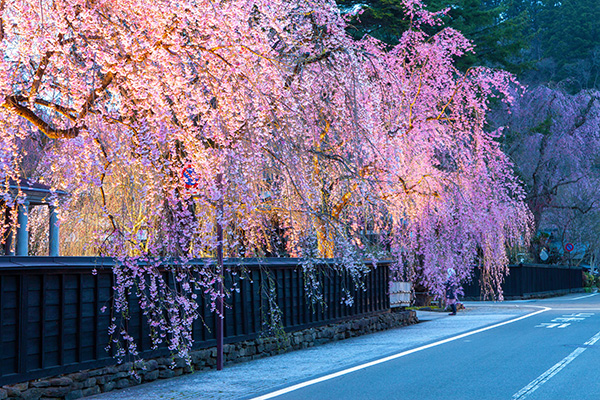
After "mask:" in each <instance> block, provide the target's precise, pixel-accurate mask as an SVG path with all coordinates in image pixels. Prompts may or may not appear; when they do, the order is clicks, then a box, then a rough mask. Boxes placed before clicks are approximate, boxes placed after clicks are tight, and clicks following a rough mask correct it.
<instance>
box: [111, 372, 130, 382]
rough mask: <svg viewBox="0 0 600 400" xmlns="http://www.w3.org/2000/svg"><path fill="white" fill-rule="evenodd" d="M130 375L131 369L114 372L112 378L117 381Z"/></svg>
mask: <svg viewBox="0 0 600 400" xmlns="http://www.w3.org/2000/svg"><path fill="white" fill-rule="evenodd" d="M129 375H131V372H129V371H121V372H117V373H116V374H114V375H113V376H112V378H111V380H113V381H116V380H119V379H123V378H127V377H128V376H129Z"/></svg>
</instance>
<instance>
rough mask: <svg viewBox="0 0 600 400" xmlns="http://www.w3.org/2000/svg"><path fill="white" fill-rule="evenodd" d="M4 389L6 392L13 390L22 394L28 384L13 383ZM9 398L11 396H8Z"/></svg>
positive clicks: (27, 387)
mask: <svg viewBox="0 0 600 400" xmlns="http://www.w3.org/2000/svg"><path fill="white" fill-rule="evenodd" d="M4 388H5V389H7V390H8V391H11V390H13V391H15V392H22V391H24V390H27V389H29V382H22V383H15V384H12V385H6V386H5V387H4ZM9 396H11V395H10V394H9Z"/></svg>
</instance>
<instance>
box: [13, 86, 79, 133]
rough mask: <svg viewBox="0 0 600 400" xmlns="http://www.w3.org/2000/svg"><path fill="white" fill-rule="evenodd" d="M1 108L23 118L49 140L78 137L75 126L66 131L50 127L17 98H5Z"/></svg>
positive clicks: (77, 129)
mask: <svg viewBox="0 0 600 400" xmlns="http://www.w3.org/2000/svg"><path fill="white" fill-rule="evenodd" d="M2 107H3V108H6V109H7V110H9V111H11V112H13V113H15V114H16V115H18V116H20V117H22V118H25V119H26V120H27V121H29V122H31V123H32V124H33V125H34V126H35V127H36V128H38V129H39V130H40V131H41V132H42V133H43V134H44V135H46V136H48V137H49V138H50V139H72V138H75V137H77V136H78V135H79V128H78V127H77V126H74V127H72V128H67V129H57V128H54V127H52V125H50V124H49V123H47V122H46V121H44V120H43V119H41V118H40V117H38V116H37V115H36V114H35V113H34V112H33V111H32V110H30V109H29V108H28V107H27V106H24V105H22V104H20V103H19V101H18V98H17V96H9V97H7V98H6V100H5V101H4V103H2Z"/></svg>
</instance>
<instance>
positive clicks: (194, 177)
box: [181, 165, 200, 189]
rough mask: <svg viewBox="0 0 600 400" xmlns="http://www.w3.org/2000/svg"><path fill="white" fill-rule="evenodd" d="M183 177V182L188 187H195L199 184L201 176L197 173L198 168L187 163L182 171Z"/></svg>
mask: <svg viewBox="0 0 600 400" xmlns="http://www.w3.org/2000/svg"><path fill="white" fill-rule="evenodd" d="M181 177H182V178H183V184H184V186H185V188H186V189H191V188H195V187H196V186H197V185H198V181H199V180H200V177H199V176H198V174H197V173H196V170H194V168H193V167H192V166H191V165H186V166H185V167H184V168H183V170H182V171H181Z"/></svg>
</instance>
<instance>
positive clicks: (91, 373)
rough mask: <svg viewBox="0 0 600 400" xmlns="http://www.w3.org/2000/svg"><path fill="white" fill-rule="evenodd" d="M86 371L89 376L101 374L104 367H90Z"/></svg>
mask: <svg viewBox="0 0 600 400" xmlns="http://www.w3.org/2000/svg"><path fill="white" fill-rule="evenodd" d="M87 373H88V374H89V376H98V375H102V374H103V373H104V368H98V369H92V370H89V371H87Z"/></svg>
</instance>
